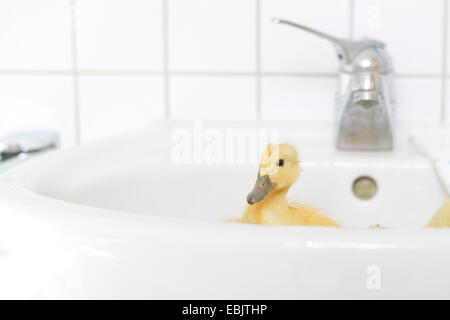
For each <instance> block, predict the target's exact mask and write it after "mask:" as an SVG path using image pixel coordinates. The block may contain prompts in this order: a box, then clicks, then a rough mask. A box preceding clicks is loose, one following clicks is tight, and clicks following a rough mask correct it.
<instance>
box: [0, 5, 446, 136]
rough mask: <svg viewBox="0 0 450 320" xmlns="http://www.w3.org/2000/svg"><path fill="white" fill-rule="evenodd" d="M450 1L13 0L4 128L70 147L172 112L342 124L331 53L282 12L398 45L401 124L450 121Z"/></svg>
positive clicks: (0, 56) (0, 77)
mask: <svg viewBox="0 0 450 320" xmlns="http://www.w3.org/2000/svg"><path fill="white" fill-rule="evenodd" d="M448 1H450V0H433V1H429V0H397V1H389V0H316V1H310V0H15V1H2V2H0V111H1V113H0V134H3V133H5V132H7V131H10V130H15V129H30V128H38V127H42V128H46V127H51V128H56V129H58V130H60V131H61V133H62V136H63V142H64V144H65V145H71V144H74V143H80V142H84V141H88V140H91V139H95V138H99V137H103V136H107V135H110V134H114V133H117V132H121V131H124V130H127V129H131V128H134V127H138V126H143V125H146V124H147V123H149V122H150V121H151V120H152V119H156V118H161V117H173V118H175V119H212V118H215V119H237V118H243V119H252V118H258V117H260V118H263V119H273V118H276V119H300V120H309V121H327V122H330V121H332V119H333V114H334V110H333V101H334V91H335V86H336V79H335V73H336V70H337V61H336V58H335V54H334V50H333V47H332V45H330V44H329V43H327V42H326V41H325V40H321V39H317V38H315V37H313V36H312V35H309V34H306V33H304V32H301V31H300V30H295V29H292V28H289V27H287V26H282V25H275V24H273V23H271V22H270V19H271V18H272V17H281V18H287V19H293V20H295V21H298V22H300V23H303V24H306V25H310V26H311V27H314V28H317V29H319V30H323V31H326V32H330V33H332V34H334V35H336V36H339V37H354V38H359V37H364V36H369V37H374V38H379V39H380V40H382V41H384V42H386V43H387V48H388V50H389V52H390V53H391V55H392V57H393V63H394V68H395V73H396V75H397V77H396V85H397V115H398V121H399V122H407V123H418V122H426V123H440V122H443V121H447V122H450V96H449V94H450V93H449V92H450V81H448V80H447V78H448V79H450V77H449V76H450V74H449V73H448V72H450V70H449V68H448V67H447V65H449V61H450V56H449V55H450V48H449V47H448V46H449V45H450V38H449V37H450V30H448V28H450V26H449V23H448V17H449V16H450V11H449V10H450V8H449V5H448ZM23 115H30V116H26V117H25V116H23Z"/></svg>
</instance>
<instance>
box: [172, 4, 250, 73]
mask: <svg viewBox="0 0 450 320" xmlns="http://www.w3.org/2000/svg"><path fill="white" fill-rule="evenodd" d="M255 4H256V1H255V0H226V1H224V0H188V1H186V0H168V10H169V19H168V40H169V48H170V49H169V52H168V53H169V68H170V70H171V71H255V68H256V66H255V50H256V49H255V41H256V19H255V15H256V9H255V8H256V6H255Z"/></svg>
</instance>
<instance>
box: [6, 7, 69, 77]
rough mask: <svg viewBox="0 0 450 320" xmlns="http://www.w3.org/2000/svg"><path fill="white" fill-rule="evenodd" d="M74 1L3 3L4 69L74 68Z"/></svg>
mask: <svg viewBox="0 0 450 320" xmlns="http://www.w3.org/2000/svg"><path fill="white" fill-rule="evenodd" d="M71 9H72V7H71V3H70V0H35V1H33V0H14V1H0V68H1V69H15V70H30V69H41V70H42V69H44V70H53V69H65V70H67V69H69V68H70V67H71V37H70V36H71V21H72V20H71V16H70V13H71Z"/></svg>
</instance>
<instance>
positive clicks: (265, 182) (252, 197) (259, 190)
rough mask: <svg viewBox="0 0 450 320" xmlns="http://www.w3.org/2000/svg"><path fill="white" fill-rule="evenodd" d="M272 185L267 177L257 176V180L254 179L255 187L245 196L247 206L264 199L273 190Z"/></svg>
mask: <svg viewBox="0 0 450 320" xmlns="http://www.w3.org/2000/svg"><path fill="white" fill-rule="evenodd" d="M274 187H275V186H274V184H273V183H272V181H270V178H269V176H268V175H265V176H260V175H259V174H258V178H257V179H256V183H255V186H254V187H253V190H252V191H251V192H250V193H249V194H248V196H247V202H248V204H250V205H251V204H254V203H256V202H259V201H261V200H262V199H264V198H265V197H266V196H267V194H268V193H269V192H270V191H271V190H272V189H273V188H274Z"/></svg>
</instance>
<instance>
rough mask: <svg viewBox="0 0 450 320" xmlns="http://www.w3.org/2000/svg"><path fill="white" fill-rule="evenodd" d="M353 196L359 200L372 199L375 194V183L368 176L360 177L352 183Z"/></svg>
mask: <svg viewBox="0 0 450 320" xmlns="http://www.w3.org/2000/svg"><path fill="white" fill-rule="evenodd" d="M352 189H353V194H354V195H355V196H356V197H357V198H358V199H361V200H369V199H372V198H373V197H374V196H375V195H376V194H377V189H378V187H377V183H376V182H375V180H374V179H372V178H371V177H368V176H361V177H358V178H356V179H355V181H353V188H352Z"/></svg>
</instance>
